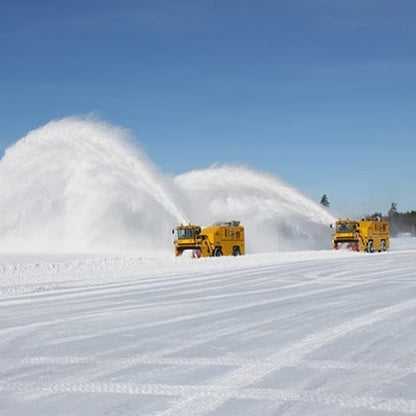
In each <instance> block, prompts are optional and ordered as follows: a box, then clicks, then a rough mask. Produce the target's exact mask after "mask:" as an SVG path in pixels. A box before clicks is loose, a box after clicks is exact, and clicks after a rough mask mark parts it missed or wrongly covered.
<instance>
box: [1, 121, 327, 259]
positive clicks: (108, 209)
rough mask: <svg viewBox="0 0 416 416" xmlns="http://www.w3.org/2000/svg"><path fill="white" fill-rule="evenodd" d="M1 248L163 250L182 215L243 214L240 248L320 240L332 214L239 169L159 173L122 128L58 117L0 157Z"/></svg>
mask: <svg viewBox="0 0 416 416" xmlns="http://www.w3.org/2000/svg"><path fill="white" fill-rule="evenodd" d="M0 192H1V195H2V199H1V201H0V250H3V251H53V252H56V251H77V252H79V251H111V250H125V249H135V250H169V249H171V243H172V241H171V240H172V239H171V234H170V229H171V228H172V227H174V226H175V225H176V224H178V223H180V222H188V221H193V222H195V223H199V224H202V225H203V224H210V223H212V222H215V221H220V220H222V221H224V220H234V219H235V220H241V221H242V222H243V224H244V225H245V226H246V239H247V247H248V251H251V252H260V251H276V250H289V249H293V248H308V249H311V248H315V249H316V248H327V247H328V246H329V229H328V225H329V223H331V222H333V220H334V219H333V217H332V216H331V215H330V214H329V213H328V212H327V211H326V210H325V209H323V208H322V207H320V206H319V205H318V204H316V203H315V202H313V201H311V200H309V199H308V198H306V197H305V196H303V195H302V194H301V193H299V192H298V191H297V190H295V189H293V188H291V187H289V186H288V185H286V184H284V183H283V182H282V181H280V180H279V179H277V178H276V177H274V176H271V175H268V174H264V173H260V172H256V171H253V170H251V169H249V168H245V167H232V166H223V167H212V168H210V169H206V170H200V171H192V172H188V173H185V174H182V175H179V176H177V177H176V178H173V179H172V178H169V177H167V176H166V175H163V174H162V173H161V172H159V171H158V169H157V168H156V167H155V166H154V165H153V164H152V163H151V162H150V161H149V160H148V159H147V157H146V156H145V155H144V154H143V152H142V151H141V150H140V149H139V148H138V147H137V145H135V144H134V143H133V141H132V140H131V136H130V134H129V133H128V132H127V131H126V130H124V129H121V128H118V127H115V126H112V125H110V124H108V123H105V122H103V121H99V120H95V119H91V118H76V117H71V118H65V119H63V120H58V121H52V122H50V123H48V124H46V125H45V126H43V127H41V128H39V129H37V130H34V131H32V132H30V133H29V134H28V135H27V136H26V137H24V138H23V139H21V140H19V141H18V142H17V143H16V144H15V145H14V146H12V147H11V148H9V149H7V151H6V153H5V156H4V157H3V159H2V160H1V161H0Z"/></svg>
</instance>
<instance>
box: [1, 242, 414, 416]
mask: <svg viewBox="0 0 416 416" xmlns="http://www.w3.org/2000/svg"><path fill="white" fill-rule="evenodd" d="M0 276H1V280H0V290H1V298H0V299H1V300H0V357H1V358H0V360H1V361H0V413H1V414H2V415H3V414H4V415H22V414H30V415H80V414H82V415H164V416H167V415H334V414H337V415H389V414H391V415H402V414H403V415H405V414H416V388H415V386H416V347H415V345H416V335H415V333H416V331H415V330H416V244H414V242H413V240H412V241H411V242H409V244H405V245H403V244H402V246H399V242H398V243H397V244H396V249H395V248H394V247H393V248H392V251H391V252H387V253H376V254H373V255H368V254H362V253H349V252H333V251H311V252H297V253H274V254H257V255H248V256H245V257H239V258H214V259H199V260H192V259H174V258H172V257H171V255H170V253H169V255H166V256H154V257H149V256H147V257H138V256H129V257H126V256H121V257H120V256H119V257H95V256H85V255H84V256H56V255H55V256H43V257H40V256H34V255H33V256H19V255H14V256H13V255H10V256H5V255H3V256H1V257H0Z"/></svg>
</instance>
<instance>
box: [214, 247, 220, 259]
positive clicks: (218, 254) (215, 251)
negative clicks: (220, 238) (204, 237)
mask: <svg viewBox="0 0 416 416" xmlns="http://www.w3.org/2000/svg"><path fill="white" fill-rule="evenodd" d="M221 256H222V251H221V248H220V247H217V248H216V249H215V250H214V257H221Z"/></svg>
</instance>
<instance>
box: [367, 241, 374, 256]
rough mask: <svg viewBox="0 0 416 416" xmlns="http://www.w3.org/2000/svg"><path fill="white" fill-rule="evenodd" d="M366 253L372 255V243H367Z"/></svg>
mask: <svg viewBox="0 0 416 416" xmlns="http://www.w3.org/2000/svg"><path fill="white" fill-rule="evenodd" d="M367 252H368V253H374V244H373V242H372V241H369V242H368V244H367Z"/></svg>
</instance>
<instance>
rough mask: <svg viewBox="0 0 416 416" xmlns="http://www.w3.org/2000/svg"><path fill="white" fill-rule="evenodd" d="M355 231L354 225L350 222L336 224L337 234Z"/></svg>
mask: <svg viewBox="0 0 416 416" xmlns="http://www.w3.org/2000/svg"><path fill="white" fill-rule="evenodd" d="M356 229H357V227H356V225H355V224H354V223H351V222H338V223H337V233H353V232H354V231H355V230H356Z"/></svg>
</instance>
